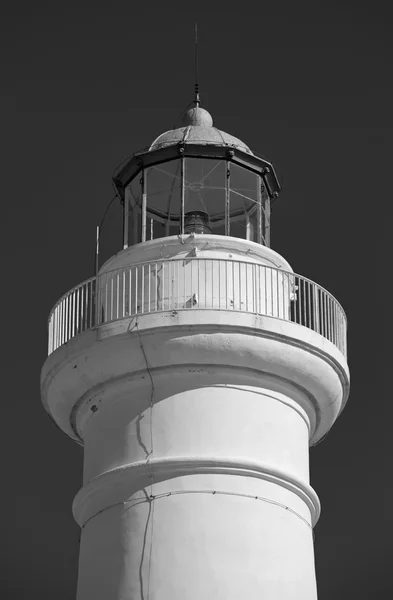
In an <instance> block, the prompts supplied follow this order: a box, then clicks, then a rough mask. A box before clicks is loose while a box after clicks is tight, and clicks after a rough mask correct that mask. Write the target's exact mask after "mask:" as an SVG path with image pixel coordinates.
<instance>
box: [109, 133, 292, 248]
mask: <svg viewBox="0 0 393 600" xmlns="http://www.w3.org/2000/svg"><path fill="white" fill-rule="evenodd" d="M191 158H196V159H210V160H213V161H214V160H216V161H225V165H226V177H225V210H224V214H223V219H222V221H221V222H222V224H223V228H222V229H223V233H221V234H220V235H225V236H231V235H232V234H231V219H232V218H233V217H234V216H235V217H236V216H238V214H240V213H236V214H235V213H234V212H232V213H231V201H230V178H231V166H232V165H236V166H237V167H242V168H243V169H245V170H246V171H249V172H250V173H254V175H257V176H258V185H257V188H258V193H257V198H256V200H255V201H254V202H255V204H256V235H255V236H254V241H256V242H257V243H259V244H262V245H265V246H267V247H270V207H271V201H272V200H273V199H274V198H276V197H277V196H278V193H279V191H280V189H281V188H280V184H279V182H278V180H277V176H276V174H275V171H274V168H273V165H272V164H271V163H269V162H267V161H266V160H264V159H262V158H260V157H258V156H255V155H254V154H251V153H249V152H247V151H243V150H241V149H239V148H238V147H235V146H228V145H217V144H211V143H209V144H196V143H195V144H193V143H186V142H184V141H182V142H181V143H177V144H172V145H167V146H162V147H157V149H155V148H154V147H153V149H150V150H147V151H142V152H138V153H135V154H134V155H133V156H132V157H130V158H129V159H127V160H126V161H125V162H124V163H123V164H122V165H121V167H119V169H118V170H117V172H115V174H114V176H113V182H114V185H115V187H116V190H117V192H118V194H119V196H120V199H121V202H122V205H123V248H124V249H125V248H127V247H128V246H129V245H130V244H129V217H130V211H134V214H133V217H134V219H133V222H134V225H135V227H136V228H135V231H136V233H135V234H134V239H133V242H132V244H135V243H140V242H145V241H147V240H148V239H152V237H153V218H156V217H155V216H154V214H153V213H152V211H151V210H150V209H149V191H148V190H147V188H146V173H147V172H148V169H149V168H151V167H156V166H157V165H160V164H162V165H164V164H165V163H169V162H170V161H175V160H177V161H180V177H179V180H180V214H179V218H178V227H177V234H178V235H185V234H186V232H185V215H186V213H185V194H186V180H185V161H186V160H187V159H191ZM138 177H139V180H137V178H138ZM135 181H139V184H140V186H141V203H140V206H139V205H138V206H135V205H134V206H132V205H130V199H129V194H128V190H129V189H130V185H132V184H133V182H135ZM149 217H150V218H151V224H152V225H151V232H150V236H149V228H148V221H147V219H148V218H149ZM167 218H168V220H169V219H170V216H168V217H167ZM138 219H139V224H138ZM168 222H169V221H168ZM172 223H173V222H172ZM166 229H167V232H166V234H165V235H164V236H162V235H159V236H156V237H166V236H168V235H170V234H168V229H169V227H167V228H166ZM235 237H240V236H235ZM245 239H251V238H249V237H247V236H245ZM132 244H131V245H132Z"/></svg>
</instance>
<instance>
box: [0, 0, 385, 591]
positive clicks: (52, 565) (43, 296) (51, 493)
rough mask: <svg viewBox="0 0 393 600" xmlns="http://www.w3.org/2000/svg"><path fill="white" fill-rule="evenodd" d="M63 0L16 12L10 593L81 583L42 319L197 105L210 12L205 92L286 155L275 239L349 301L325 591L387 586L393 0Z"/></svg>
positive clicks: (329, 482) (5, 438) (5, 46)
mask: <svg viewBox="0 0 393 600" xmlns="http://www.w3.org/2000/svg"><path fill="white" fill-rule="evenodd" d="M250 5H252V9H251V8H250ZM59 6H60V3H56V2H38V3H37V2H29V3H23V1H22V2H21V3H13V4H12V5H11V3H9V5H8V7H6V8H5V7H3V8H2V9H1V15H0V17H1V18H0V43H1V46H2V49H1V53H0V61H1V69H2V76H1V84H2V85H1V114H2V124H1V136H0V137H1V146H2V166H3V174H2V177H1V181H0V186H1V198H2V212H1V232H2V235H1V241H2V243H3V250H2V252H3V271H2V273H3V274H2V279H3V293H2V303H3V306H4V308H3V309H2V311H1V332H2V337H3V354H2V357H3V358H2V361H1V367H2V410H3V415H5V418H3V421H2V424H3V432H2V436H1V440H2V442H3V443H4V449H3V454H2V456H3V461H2V465H3V467H2V468H3V471H2V479H3V486H2V490H3V493H2V497H1V501H2V502H3V504H4V508H3V510H2V511H1V514H2V516H3V517H5V523H4V525H3V529H4V533H3V535H2V545H1V553H2V558H1V564H2V569H1V571H2V574H1V579H2V581H1V583H0V596H1V598H4V600H19V599H22V598H27V597H29V598H37V599H38V598H39V599H40V600H46V599H48V600H49V599H50V600H52V599H53V598H56V600H71V599H72V598H74V597H75V589H76V576H77V557H78V544H79V529H78V527H77V525H76V524H75V523H74V521H73V517H72V514H71V503H72V500H73V497H74V495H75V494H76V492H77V490H78V489H79V487H80V485H81V479H82V449H81V448H80V447H78V446H77V445H75V444H74V443H72V442H71V441H70V440H68V439H67V438H66V437H65V436H64V435H62V434H61V433H60V432H59V431H58V430H57V429H56V428H55V427H54V425H53V424H52V423H51V422H50V420H49V418H48V417H47V416H46V414H45V412H44V410H43V408H42V407H41V405H40V390H39V373H40V369H41V366H42V364H43V362H44V360H45V357H46V345H47V334H46V319H47V317H48V315H49V311H50V309H51V307H52V305H53V304H54V303H55V302H56V300H57V299H58V298H59V297H60V296H61V295H62V294H63V293H64V292H66V291H67V290H68V289H69V288H71V287H72V286H73V285H75V284H77V283H79V282H81V281H82V280H84V279H85V278H87V277H89V276H91V275H92V270H93V264H94V263H93V261H94V246H95V227H96V225H97V224H98V223H99V221H100V219H101V216H102V213H103V211H104V209H105V207H106V205H107V204H108V202H109V200H110V199H111V197H112V195H113V193H112V187H111V175H112V173H113V171H114V169H115V167H116V166H117V165H118V163H120V162H121V161H122V160H123V159H124V158H125V157H126V156H128V155H129V154H131V153H133V152H134V151H135V150H138V149H140V148H142V147H145V146H146V145H147V144H149V142H151V141H152V140H153V139H154V138H155V137H156V136H157V135H158V134H160V133H161V132H163V131H165V130H167V129H170V128H171V127H172V125H173V122H174V121H175V119H176V118H177V117H178V116H179V113H181V111H182V109H183V108H184V107H185V106H186V105H187V104H188V103H189V102H190V101H191V100H192V98H193V84H194V80H193V34H194V22H195V20H196V19H197V20H198V23H199V28H200V34H199V41H200V85H201V97H202V105H203V106H204V107H205V108H207V109H208V110H209V111H210V112H211V113H212V115H213V117H214V120H215V125H216V126H217V127H219V128H220V129H223V130H224V131H227V132H229V133H232V134H233V135H235V136H237V137H240V138H241V139H242V140H244V141H245V142H246V143H247V144H248V145H249V146H250V147H251V148H252V149H254V150H256V151H259V152H260V153H262V154H263V155H264V156H265V157H266V158H267V159H268V160H270V161H271V162H273V164H274V165H275V167H276V169H277V173H278V176H279V178H280V180H281V183H282V184H283V192H282V194H281V195H280V198H279V200H278V201H277V202H276V203H275V206H274V211H273V221H272V247H273V248H274V249H275V250H277V251H278V252H280V253H281V254H283V255H284V256H285V258H287V259H288V260H289V262H290V263H291V264H292V266H293V268H294V270H295V271H296V272H298V273H300V274H302V275H305V276H307V277H309V278H311V279H313V280H314V281H316V282H318V283H319V284H321V285H322V286H324V287H326V288H327V289H328V290H329V291H330V292H331V293H333V295H335V296H336V297H337V298H338V300H339V301H340V302H341V303H342V305H343V306H344V309H345V310H346V312H347V315H348V320H349V341H348V344H349V362H350V368H351V375H352V390H351V397H350V400H349V403H348V405H347V408H346V409H345V411H344V413H343V414H342V416H341V417H340V419H339V420H338V422H337V423H336V424H335V426H334V427H333V429H332V431H331V432H330V434H329V436H328V438H327V439H326V440H325V441H324V442H323V443H321V444H320V445H318V446H317V447H315V448H314V449H311V469H312V473H311V475H312V485H313V487H314V488H315V489H316V491H317V493H318V494H319V496H320V499H321V502H322V516H321V519H320V522H319V524H318V525H317V526H316V529H315V535H316V539H315V550H316V567H317V578H318V588H319V600H331V599H332V598H334V599H335V600H344V599H345V600H348V598H356V599H357V600H369V599H370V598H373V600H375V599H379V598H381V599H385V598H388V597H389V596H390V594H391V593H392V592H393V585H392V583H391V575H390V569H389V566H388V563H390V562H391V556H392V553H393V547H392V546H393V544H392V539H393V536H392V513H391V508H390V507H391V503H392V500H393V498H392V496H393V494H392V478H391V468H390V469H388V454H387V450H388V440H389V438H390V427H389V423H390V422H389V417H391V416H392V409H391V406H390V405H389V401H390V397H389V396H388V395H387V393H386V392H387V389H386V390H385V393H384V382H385V376H386V373H387V352H388V349H387V348H385V347H384V339H383V338H384V336H383V334H381V331H385V330H386V324H387V316H388V311H387V302H389V303H390V302H391V298H389V300H387V302H386V303H384V301H383V298H384V297H387V294H388V285H389V282H390V280H391V277H390V268H389V266H388V265H387V260H386V258H385V256H386V255H387V236H388V234H387V227H388V223H389V229H391V225H390V220H388V216H387V215H388V210H387V207H388V203H390V201H391V187H392V184H391V177H390V173H391V163H392V142H393V136H392V126H393V119H392V105H393V104H392V100H393V94H392V87H393V84H392V34H391V31H392V24H393V23H392V18H391V17H390V14H389V8H390V3H389V2H386V3H382V2H364V1H362V0H360V1H357V2H356V1H355V0H353V1H350V0H341V1H335V0H333V1H330V2H315V1H314V2H310V3H309V2H301V1H299V2H293V1H290V2H280V1H278V2H270V3H269V2H264V3H261V2H253V3H251V2H250V3H241V2H240V3H239V2H238V3H224V2H222V3H221V2H199V3H192V4H191V3H186V2H181V3H178V2H166V3H158V2H146V3H142V2H140V3H135V2H134V3H133V2H130V1H127V2H121V1H117V0H114V1H113V2H110V3H107V5H106V8H105V9H103V8H100V6H99V3H97V2H90V3H84V2H78V3H72V2H71V3H65V4H64V6H62V7H61V8H60V7H59ZM231 6H232V8H231ZM107 234H108V231H107ZM390 312H391V311H389V313H390ZM385 319H386V321H385ZM386 346H387V342H386ZM386 387H387V386H386ZM389 449H390V448H389ZM389 458H390V457H389ZM390 463H391V461H389V467H390ZM389 500H390V502H389ZM389 556H390V559H388V557H389ZM389 592H390V594H389Z"/></svg>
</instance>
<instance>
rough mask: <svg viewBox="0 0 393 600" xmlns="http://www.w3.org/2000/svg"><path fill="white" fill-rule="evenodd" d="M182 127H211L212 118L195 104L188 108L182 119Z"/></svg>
mask: <svg viewBox="0 0 393 600" xmlns="http://www.w3.org/2000/svg"><path fill="white" fill-rule="evenodd" d="M182 125H183V127H187V126H188V125H194V126H198V127H213V118H212V116H211V114H210V113H208V112H207V110H205V109H204V108H201V107H200V106H198V104H196V105H195V106H193V107H192V108H189V109H188V110H187V111H186V112H185V113H184V115H183V117H182Z"/></svg>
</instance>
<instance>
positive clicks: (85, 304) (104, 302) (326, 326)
mask: <svg viewBox="0 0 393 600" xmlns="http://www.w3.org/2000/svg"><path fill="white" fill-rule="evenodd" d="M192 309H213V310H233V311H242V312H249V313H254V314H258V315H266V316H270V317H276V318H278V319H283V320H286V321H292V322H294V323H298V324H299V325H303V326H304V327H308V328H309V329H312V330H313V331H316V332H317V333H319V334H321V335H322V336H323V337H325V338H327V339H328V340H330V341H331V342H332V343H333V344H335V345H336V346H337V348H338V349H339V350H340V351H341V352H342V353H343V354H344V356H346V317H345V313H344V310H343V309H342V307H341V305H340V304H339V303H338V302H337V300H336V299H335V298H334V297H333V296H332V295H331V294H329V292H327V291H326V290H325V289H324V288H322V287H321V286H319V285H317V284H316V283H314V282H313V281H311V280H309V279H307V278H305V277H301V276H300V275H296V274H295V273H291V272H289V271H283V270H281V269H277V268H274V267H270V266H267V265H262V264H255V263H252V262H246V261H239V260H227V259H221V258H199V257H192V258H190V257H185V258H181V259H179V258H175V259H171V260H158V261H154V262H146V263H141V264H136V265H130V266H127V267H124V268H121V269H117V270H114V271H109V272H107V273H103V274H102V275H98V277H97V278H96V277H92V278H91V279H88V280H87V281H84V282H83V283H81V284H80V285H77V286H76V287H74V288H73V289H72V290H70V291H69V292H68V293H67V294H65V295H64V296H63V297H62V298H61V299H60V300H59V301H58V302H57V303H56V305H55V306H54V308H53V309H52V312H51V314H50V317H49V348H48V353H49V354H51V353H52V352H53V351H54V350H56V349H57V348H59V346H61V345H63V344H65V343H66V342H68V341H69V340H70V339H71V338H73V337H74V336H76V335H77V334H79V333H82V332H84V331H87V330H89V329H93V328H94V327H96V326H99V325H102V324H104V323H110V322H112V321H117V320H119V319H124V318H126V317H130V316H133V315H138V314H146V313H156V312H162V311H173V310H192Z"/></svg>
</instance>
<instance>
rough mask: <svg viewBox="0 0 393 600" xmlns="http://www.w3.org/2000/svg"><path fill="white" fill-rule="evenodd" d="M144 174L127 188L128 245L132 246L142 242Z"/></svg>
mask: <svg viewBox="0 0 393 600" xmlns="http://www.w3.org/2000/svg"><path fill="white" fill-rule="evenodd" d="M141 181H142V173H139V174H138V175H137V176H136V177H135V179H133V180H132V181H131V183H130V184H129V185H128V187H127V188H126V198H127V199H128V244H129V246H132V245H134V244H138V243H139V242H140V241H141V206H142V183H141Z"/></svg>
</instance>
